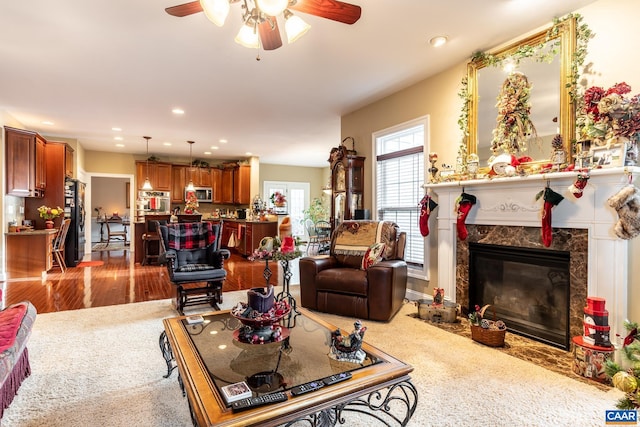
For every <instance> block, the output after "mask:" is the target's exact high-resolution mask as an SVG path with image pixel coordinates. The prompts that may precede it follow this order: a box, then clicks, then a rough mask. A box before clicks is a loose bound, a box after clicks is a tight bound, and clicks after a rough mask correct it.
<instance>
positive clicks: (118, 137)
mask: <svg viewBox="0 0 640 427" xmlns="http://www.w3.org/2000/svg"><path fill="white" fill-rule="evenodd" d="M113 139H115V140H116V141H122V137H121V136H114V137H113Z"/></svg>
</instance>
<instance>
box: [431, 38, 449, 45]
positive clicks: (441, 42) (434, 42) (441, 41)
mask: <svg viewBox="0 0 640 427" xmlns="http://www.w3.org/2000/svg"><path fill="white" fill-rule="evenodd" d="M429 43H430V44H431V46H433V47H440V46H442V45H444V44H445V43H447V38H446V37H445V36H436V37H434V38H432V39H431V40H429Z"/></svg>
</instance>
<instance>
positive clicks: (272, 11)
mask: <svg viewBox="0 0 640 427" xmlns="http://www.w3.org/2000/svg"><path fill="white" fill-rule="evenodd" d="M256 4H257V5H258V8H259V9H260V10H261V11H262V12H264V13H266V14H267V15H269V16H277V15H280V14H281V13H282V12H284V10H285V9H286V8H287V6H288V5H289V0H256Z"/></svg>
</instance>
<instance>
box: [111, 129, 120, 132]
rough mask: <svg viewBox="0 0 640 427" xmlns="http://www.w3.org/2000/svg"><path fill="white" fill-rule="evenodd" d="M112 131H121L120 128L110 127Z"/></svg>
mask: <svg viewBox="0 0 640 427" xmlns="http://www.w3.org/2000/svg"><path fill="white" fill-rule="evenodd" d="M111 130H112V131H114V132H122V128H111Z"/></svg>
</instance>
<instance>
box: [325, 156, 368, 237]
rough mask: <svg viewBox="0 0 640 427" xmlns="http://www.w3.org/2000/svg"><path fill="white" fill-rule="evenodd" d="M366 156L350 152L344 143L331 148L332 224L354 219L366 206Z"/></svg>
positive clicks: (335, 224)
mask: <svg viewBox="0 0 640 427" xmlns="http://www.w3.org/2000/svg"><path fill="white" fill-rule="evenodd" d="M364 161H365V157H361V156H356V155H355V154H350V152H349V151H348V150H347V149H346V148H345V146H344V145H341V146H340V147H337V148H334V149H333V150H331V155H330V157H329V162H330V163H331V225H332V227H335V226H337V225H338V224H340V223H341V222H342V221H344V220H348V219H353V218H354V217H355V211H356V210H357V209H363V207H364Z"/></svg>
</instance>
